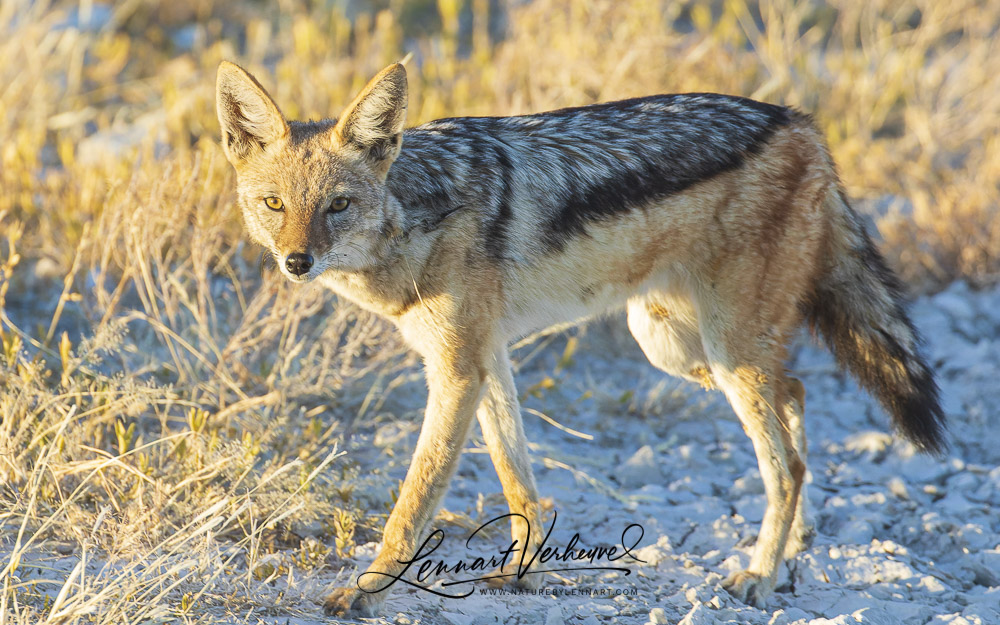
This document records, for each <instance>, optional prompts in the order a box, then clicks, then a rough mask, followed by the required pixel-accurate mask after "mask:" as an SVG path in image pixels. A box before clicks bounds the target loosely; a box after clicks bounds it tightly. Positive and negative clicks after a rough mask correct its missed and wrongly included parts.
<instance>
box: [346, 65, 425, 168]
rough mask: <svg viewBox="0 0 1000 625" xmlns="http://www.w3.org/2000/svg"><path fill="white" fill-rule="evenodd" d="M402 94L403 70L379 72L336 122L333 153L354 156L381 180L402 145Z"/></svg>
mask: <svg viewBox="0 0 1000 625" xmlns="http://www.w3.org/2000/svg"><path fill="white" fill-rule="evenodd" d="M406 93H407V89H406V69H404V68H403V66H402V65H401V64H400V63H395V64H393V65H390V66H389V67H387V68H385V69H383V70H382V71H381V72H379V73H378V75H377V76H375V78H372V79H371V80H370V81H369V82H368V84H367V85H366V86H365V88H364V89H362V90H361V93H359V94H358V97H356V98H354V102H351V104H350V106H348V107H347V110H346V111H344V114H343V115H342V116H341V117H340V121H338V122H337V126H336V127H335V128H334V129H333V137H332V139H333V144H334V149H340V150H350V151H356V152H358V153H359V154H360V155H361V156H362V157H363V158H364V159H365V160H366V161H368V162H369V163H370V164H371V165H372V166H373V167H374V168H375V171H376V173H377V174H378V175H379V177H381V178H383V179H384V178H385V176H386V174H388V173H389V166H390V165H392V162H393V161H394V160H396V157H397V156H399V150H400V148H401V147H402V145H403V124H404V123H406Z"/></svg>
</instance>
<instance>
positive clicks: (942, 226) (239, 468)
mask: <svg viewBox="0 0 1000 625" xmlns="http://www.w3.org/2000/svg"><path fill="white" fill-rule="evenodd" d="M235 4H237V3H230V4H227V3H223V2H211V1H208V2H195V1H194V0H174V1H172V2H169V3H163V4H162V5H158V4H156V3H154V2H151V1H145V2H143V1H140V2H127V3H115V4H114V5H102V4H98V3H94V2H89V1H84V2H81V3H80V4H79V5H76V4H72V3H61V2H56V3H48V2H28V1H26V0H5V1H4V2H2V3H0V35H2V37H0V137H2V140H0V189H2V192H0V343H2V354H0V384H2V385H3V386H2V391H0V416H2V424H0V480H2V486H0V502H2V503H0V526H2V528H3V529H2V531H3V533H2V541H3V542H2V551H3V554H4V560H3V561H2V562H0V564H2V570H0V580H2V584H3V589H2V595H0V623H23V624H27V623H32V624H34V623H40V622H45V623H63V622H77V621H80V622H95V623H122V622H137V621H139V620H142V619H147V620H148V621H149V622H156V621H157V620H169V619H172V618H173V619H180V620H182V621H187V622H197V621H199V620H207V619H209V616H208V615H210V614H215V615H218V614H223V613H229V614H231V615H237V614H238V615H239V616H240V618H244V619H248V620H252V619H251V617H249V616H247V613H248V610H252V609H260V610H264V611H265V613H278V614H295V613H296V611H297V610H299V609H304V610H306V611H308V610H312V609H314V608H313V607H312V606H310V605H309V604H308V602H307V601H306V599H307V598H308V597H309V596H310V595H318V594H319V592H320V589H318V588H313V587H310V586H309V585H308V583H305V584H295V583H293V580H294V579H305V580H309V579H311V577H310V576H311V575H313V574H314V573H315V571H316V570H319V569H322V568H323V567H331V566H332V567H333V569H336V568H338V566H339V564H338V562H340V558H342V557H343V556H346V555H349V553H350V551H351V549H352V547H353V545H354V543H355V542H356V541H359V540H362V541H363V540H371V539H377V534H376V533H375V532H377V529H378V527H380V523H381V521H380V518H379V517H378V515H380V514H384V512H385V508H384V503H385V502H384V501H383V500H385V499H386V498H387V495H385V494H384V493H385V491H384V490H371V489H370V488H367V486H368V485H369V482H372V481H373V480H374V481H377V480H378V478H377V477H371V476H361V475H359V473H358V470H357V467H356V465H355V464H354V463H352V462H351V459H350V457H349V456H348V457H344V456H343V455H341V454H340V452H339V451H338V450H339V449H342V448H343V441H344V437H345V433H346V432H348V431H349V430H350V429H351V428H352V427H354V426H353V424H354V423H355V421H356V417H357V415H358V414H359V413H363V412H365V411H370V410H371V406H372V400H373V398H375V397H376V396H380V395H381V394H382V391H381V390H380V389H383V388H386V387H391V386H392V385H393V384H394V382H393V380H394V379H396V376H397V375H399V374H400V373H401V372H404V371H407V370H408V367H410V366H411V365H412V361H411V358H410V357H408V356H406V355H405V352H404V350H403V349H402V348H401V346H400V344H399V343H398V340H397V339H396V338H395V335H394V334H392V333H391V332H389V331H387V329H386V328H385V327H384V326H383V325H382V324H381V323H379V322H377V321H375V320H373V319H371V318H369V317H367V316H365V315H363V314H361V313H359V312H357V311H356V310H355V309H353V308H351V307H349V306H345V305H342V304H339V303H337V302H334V301H332V300H331V299H330V298H329V297H328V296H326V295H325V294H323V293H322V292H320V291H318V290H316V289H293V288H289V287H288V286H287V285H285V284H282V283H281V282H280V281H279V280H275V279H273V277H268V276H265V277H263V278H262V277H261V275H260V272H259V271H258V268H257V264H256V262H257V254H258V251H257V250H253V249H251V248H250V247H249V246H247V245H246V244H245V243H243V242H242V239H241V237H240V233H239V221H238V216H237V214H236V212H235V211H234V208H233V176H232V173H231V171H230V167H229V165H228V163H226V162H225V159H224V158H223V156H222V153H221V150H220V149H219V146H218V143H217V138H216V137H217V133H218V128H217V123H216V120H215V113H214V111H215V108H214V102H213V95H214V76H215V68H216V66H217V64H218V62H219V61H220V60H222V59H236V60H239V61H241V62H242V63H243V64H244V65H246V66H247V67H248V68H249V69H251V70H252V71H253V72H255V73H256V74H257V75H258V76H259V77H261V78H262V80H263V81H264V82H265V84H266V85H267V86H268V87H269V88H270V89H271V90H272V92H273V93H274V95H275V96H276V98H277V99H278V101H279V102H280V103H281V104H282V105H283V106H284V108H285V112H286V114H288V115H289V116H292V117H296V118H307V117H313V118H316V117H326V116H331V115H333V114H336V112H337V110H338V108H339V107H341V106H343V105H344V104H345V103H346V102H347V101H348V100H349V99H350V97H351V96H352V94H353V92H354V91H355V90H357V89H358V88H359V87H360V86H361V85H362V84H363V83H364V81H365V80H366V79H367V78H368V77H369V76H370V75H372V74H373V73H374V72H376V71H377V70H378V69H380V68H381V67H382V66H383V65H384V64H386V63H388V62H390V61H393V60H397V59H399V58H401V57H402V56H403V55H404V54H405V53H407V52H413V53H414V54H415V60H414V62H413V63H412V64H411V66H410V76H411V84H412V91H411V102H410V115H411V122H414V123H416V122H420V121H425V120H428V119H432V118H435V117H440V116H446V115H463V114H473V115H478V114H509V113H519V112H528V111H536V110H543V109H547V108H553V107H558V106H566V105H577V104H584V103H588V102H594V101H598V100H608V99H615V98H620V97H627V96H634V95H641V94H647V93H653V92H674V91H696V90H711V91H723V92H731V93H738V94H744V95H749V96H752V97H756V98H760V99H765V100H770V101H774V102H782V103H787V104H792V105H795V106H798V107H800V108H802V109H804V110H806V111H809V112H813V113H814V114H815V116H816V118H817V120H818V121H819V123H820V125H821V127H822V128H823V130H824V131H825V133H826V135H827V137H828V138H829V141H830V146H831V149H832V151H833V154H834V157H835V158H836V160H837V161H838V163H839V164H840V167H841V171H842V175H843V178H844V180H845V182H846V185H847V188H848V190H849V192H850V194H851V195H852V196H853V197H854V198H856V199H857V201H858V203H859V205H860V206H861V207H863V208H866V209H869V210H871V211H873V212H874V213H875V215H876V220H877V223H878V225H879V228H880V230H881V232H882V234H883V236H884V238H885V242H884V243H885V248H886V250H887V254H888V256H889V257H890V259H891V261H892V262H893V264H894V265H895V266H896V267H897V268H898V269H899V270H900V271H901V272H902V273H903V275H904V276H905V277H906V278H907V279H908V280H909V281H910V282H911V283H913V284H915V285H917V286H918V287H919V288H921V289H933V288H935V287H937V286H939V285H942V284H945V283H947V282H949V281H951V280H954V279H956V278H964V279H966V280H969V281H970V282H972V283H973V284H986V283H991V282H994V281H995V280H996V278H997V276H998V271H1000V218H998V212H997V197H998V184H1000V134H998V133H997V132H996V127H997V120H998V119H1000V97H998V96H1000V49H998V47H1000V38H998V37H997V36H996V34H997V30H998V27H1000V4H998V3H996V2H988V1H979V2H975V1H969V2H962V1H958V2H934V1H931V0H926V1H922V2H898V1H893V0H879V1H876V2H870V1H868V0H864V1H862V0H843V1H841V2H837V3H835V4H834V5H833V6H827V5H820V4H818V3H813V2H802V3H794V2H792V0H775V1H774V2H764V3H760V4H759V5H758V4H756V3H754V4H752V5H751V6H747V5H744V4H742V3H740V2H736V1H731V2H730V1H724V2H714V3H712V5H711V8H709V7H708V5H703V4H695V3H683V2H670V3H660V2H638V1H637V2H631V3H624V2H613V1H611V0H596V1H594V2H588V3H580V2H571V1H569V0H536V1H534V2H531V3H528V4H525V5H520V4H518V5H517V6H516V8H511V9H510V10H509V11H507V10H504V11H502V12H501V11H500V10H499V9H498V3H496V2H490V1H488V0H471V2H462V0H438V1H437V3H436V4H435V3H432V2H429V1H423V2H414V3H403V2H397V1H393V2H389V3H388V4H389V6H390V8H388V9H384V10H381V11H378V12H370V13H360V14H358V15H356V16H353V17H352V18H349V17H348V16H346V15H344V14H343V13H342V12H340V11H339V10H338V9H336V8H331V3H326V2H314V3H306V2H297V1H295V0H288V1H285V2H281V3H278V4H279V5H280V7H281V12H280V14H279V13H277V12H276V11H275V10H274V9H272V8H269V7H270V3H263V2H261V3H252V4H241V5H240V8H235V7H233V6H231V5H235ZM381 4H382V6H384V5H385V3H381ZM337 6H340V5H339V4H338V5H337ZM501 13H502V14H501ZM88 15H90V16H91V23H90V24H89V25H88V24H87V23H86V19H87V16H88ZM504 24H506V27H504ZM237 42H238V43H237ZM366 480H367V481H366ZM380 484H381V485H382V486H384V482H381V483H380ZM361 492H370V494H371V497H369V498H367V499H366V498H359V497H357V496H355V495H356V494H357V493H361ZM361 502H364V503H361ZM309 528H311V529H309ZM307 530H308V531H307ZM303 534H309V537H307V538H306V539H304V540H299V539H298V538H296V537H297V536H301V535H303ZM69 553H72V556H63V555H60V554H69ZM74 567H75V568H74ZM276 578H281V579H282V580H284V583H283V585H282V586H281V588H282V590H280V591H278V590H275V588H276V586H275V585H274V584H272V583H270V582H272V581H274V580H275V579H276ZM286 591H287V592H288V594H289V597H291V598H288V597H286V596H285V595H283V594H282V593H285V592H286ZM283 602H284V603H283ZM233 618H235V616H233Z"/></svg>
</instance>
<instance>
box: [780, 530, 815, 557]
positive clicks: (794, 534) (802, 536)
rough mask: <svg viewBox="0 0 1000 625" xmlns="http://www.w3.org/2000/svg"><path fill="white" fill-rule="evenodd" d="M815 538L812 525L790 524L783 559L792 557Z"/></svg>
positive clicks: (809, 545)
mask: <svg viewBox="0 0 1000 625" xmlns="http://www.w3.org/2000/svg"><path fill="white" fill-rule="evenodd" d="M815 538H816V528H815V527H814V526H812V525H806V524H803V525H799V526H795V525H792V529H790V530H789V531H788V540H787V541H786V542H785V559H786V560H787V559H789V558H794V557H795V556H796V555H797V554H798V553H800V552H802V551H805V550H806V549H808V548H809V547H811V546H812V543H813V539H815Z"/></svg>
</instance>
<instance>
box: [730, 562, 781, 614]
mask: <svg viewBox="0 0 1000 625" xmlns="http://www.w3.org/2000/svg"><path fill="white" fill-rule="evenodd" d="M722 587H723V588H725V589H726V590H728V591H729V594H731V595H732V596H734V597H736V598H737V599H739V600H740V601H742V602H743V603H745V604H747V605H752V606H754V607H756V608H763V607H764V606H765V605H767V598H768V597H769V596H771V591H773V590H774V583H773V582H772V581H771V579H770V578H769V577H764V576H762V575H760V574H758V573H751V572H750V571H737V572H735V573H733V574H731V575H730V576H729V577H727V578H726V579H724V580H722Z"/></svg>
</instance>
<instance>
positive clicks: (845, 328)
mask: <svg viewBox="0 0 1000 625" xmlns="http://www.w3.org/2000/svg"><path fill="white" fill-rule="evenodd" d="M828 209H829V210H831V212H832V213H833V222H834V226H833V233H832V234H833V236H832V237H831V239H832V241H831V242H832V245H831V255H830V258H829V261H828V265H827V269H826V272H825V274H824V275H823V276H822V277H821V278H820V279H819V281H818V283H817V285H816V288H815V292H814V294H813V298H812V301H810V302H809V305H808V312H807V316H808V319H809V321H810V324H811V325H812V327H813V329H814V330H816V331H818V332H819V333H820V334H821V335H822V336H823V338H824V339H825V341H826V344H827V345H828V346H829V348H830V350H831V351H832V352H833V355H834V357H835V358H836V359H837V363H838V364H839V365H840V366H841V367H843V368H844V369H846V370H848V371H849V372H850V373H852V374H853V375H854V376H855V377H856V378H857V380H858V382H859V383H860V384H861V386H863V387H864V388H865V389H867V390H868V392H870V393H871V394H872V395H873V396H874V397H876V398H877V399H878V400H879V402H881V404H882V406H883V407H884V408H885V410H886V412H888V413H889V415H890V416H891V417H892V422H893V425H894V426H895V427H896V428H897V429H898V430H899V432H900V433H902V435H903V436H905V437H906V438H907V439H909V440H910V441H912V442H913V443H914V444H915V445H916V446H917V447H918V448H920V449H921V450H924V451H929V452H933V453H940V452H942V451H943V450H944V448H945V447H946V443H945V440H944V430H945V417H944V412H943V411H942V410H941V405H940V401H939V399H938V387H937V383H936V382H935V381H934V373H933V371H931V369H930V367H929V366H928V365H927V362H926V361H925V360H924V359H923V357H922V356H921V354H920V337H919V335H918V334H917V331H916V329H915V328H914V327H913V324H912V323H911V322H910V318H909V316H907V314H906V310H905V300H904V297H903V289H902V286H901V284H900V282H899V279H898V278H897V277H896V276H895V274H893V273H892V271H891V270H890V269H889V268H888V266H886V264H885V260H884V259H883V258H882V255H881V254H880V253H879V251H878V249H877V248H876V247H875V244H874V243H873V242H872V240H871V238H870V237H869V236H868V233H867V232H866V230H865V227H864V224H863V223H862V222H861V220H860V218H859V217H858V215H857V214H856V213H855V212H854V211H853V209H851V208H850V206H848V204H847V202H846V201H845V199H844V198H843V196H842V194H840V193H836V194H833V195H831V197H830V199H829V204H828Z"/></svg>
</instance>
